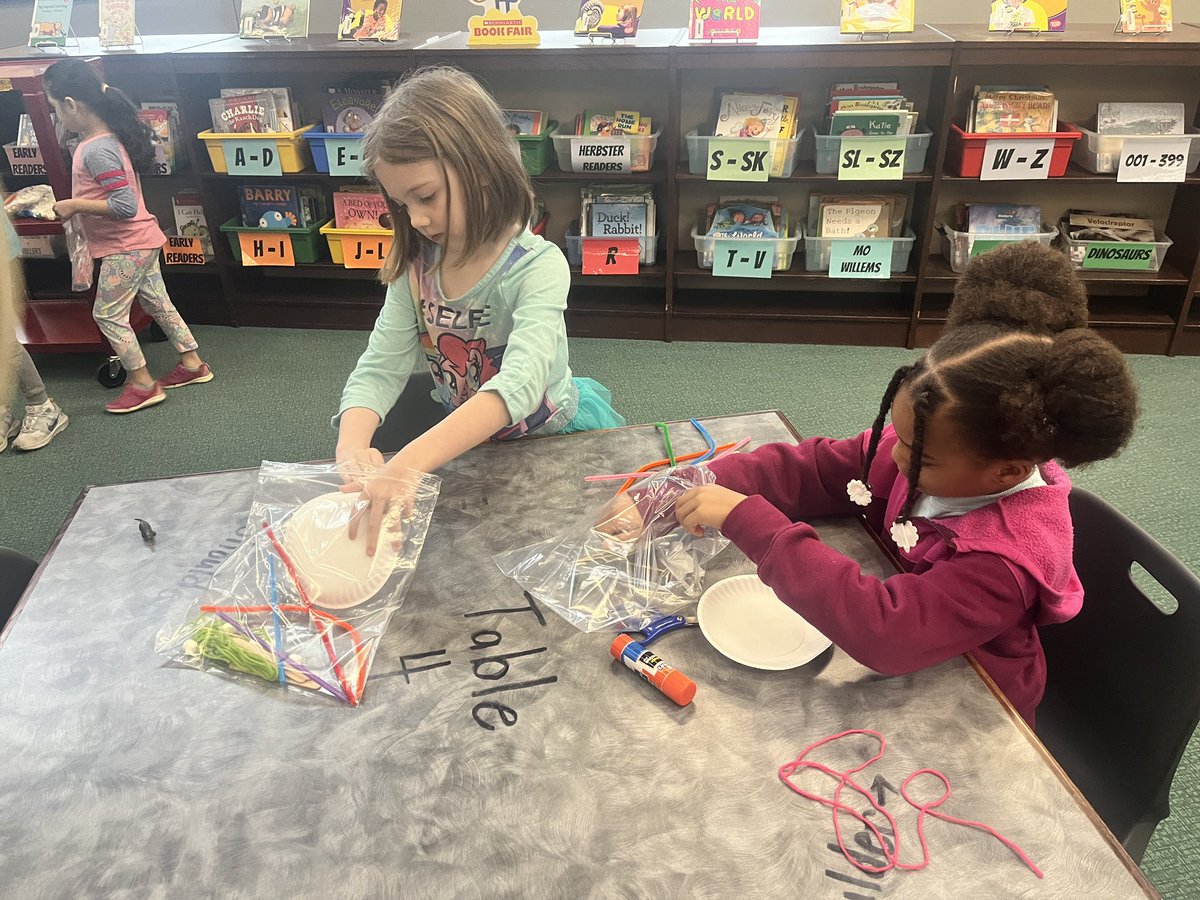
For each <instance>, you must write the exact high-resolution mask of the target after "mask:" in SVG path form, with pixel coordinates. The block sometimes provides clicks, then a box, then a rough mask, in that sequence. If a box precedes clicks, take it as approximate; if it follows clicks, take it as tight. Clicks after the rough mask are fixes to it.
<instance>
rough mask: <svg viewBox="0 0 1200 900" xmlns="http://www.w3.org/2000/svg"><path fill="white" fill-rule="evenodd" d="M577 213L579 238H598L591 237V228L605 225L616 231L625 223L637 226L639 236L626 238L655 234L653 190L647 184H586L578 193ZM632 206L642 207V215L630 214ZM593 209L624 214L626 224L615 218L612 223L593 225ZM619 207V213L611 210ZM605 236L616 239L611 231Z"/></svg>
mask: <svg viewBox="0 0 1200 900" xmlns="http://www.w3.org/2000/svg"><path fill="white" fill-rule="evenodd" d="M579 193H580V200H581V202H580V214H579V225H580V234H581V236H583V237H591V236H598V235H595V234H593V231H592V229H593V227H596V226H600V225H603V226H606V227H608V228H610V229H616V228H619V227H621V226H622V224H627V225H628V227H640V228H641V229H642V232H643V233H642V234H640V235H629V236H631V237H633V236H636V237H652V236H654V235H655V234H656V233H657V229H656V224H655V223H656V215H655V203H654V189H653V188H652V187H650V186H649V185H639V184H614V185H589V186H587V187H585V188H583V189H582V190H581V191H580V192H579ZM634 206H640V207H642V210H643V211H642V212H634V211H633V210H632V209H631V208H632V207H634ZM594 207H599V208H600V209H601V210H602V211H604V210H607V212H608V214H615V213H617V212H624V213H627V214H628V216H629V218H628V222H627V223H622V222H621V221H620V220H619V218H618V219H614V220H613V221H605V222H596V221H594V219H595V217H594V216H593V213H592V210H593V208H594ZM614 207H621V208H623V209H622V210H617V209H614ZM604 236H608V237H614V236H616V235H615V234H613V233H612V232H611V231H610V233H609V234H608V235H604Z"/></svg>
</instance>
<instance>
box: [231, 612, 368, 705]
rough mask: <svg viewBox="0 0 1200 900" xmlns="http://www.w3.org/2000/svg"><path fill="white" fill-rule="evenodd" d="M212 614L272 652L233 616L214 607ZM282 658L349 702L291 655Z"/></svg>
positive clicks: (345, 701) (343, 695) (320, 685)
mask: <svg viewBox="0 0 1200 900" xmlns="http://www.w3.org/2000/svg"><path fill="white" fill-rule="evenodd" d="M212 614H213V615H214V616H219V617H220V618H221V619H222V620H223V621H225V622H228V623H229V624H230V625H232V626H233V627H234V628H236V629H237V630H238V632H239V633H241V634H244V635H245V636H246V637H248V638H250V640H252V641H254V643H256V644H258V646H260V647H262V648H263V649H264V650H266V651H267V652H268V653H272V650H271V648H270V647H269V646H268V645H267V642H266V641H264V640H263V639H262V638H260V637H259V636H258V635H257V634H255V633H254V632H253V631H251V630H250V629H249V628H247V627H246V626H245V625H243V624H242V623H241V622H239V621H238V620H237V619H235V618H233V616H230V615H226V614H225V613H223V612H221V611H220V610H216V609H215V610H213V611H212ZM284 658H285V659H286V660H287V664H288V665H289V666H291V667H292V668H293V669H295V670H296V671H297V672H299V673H300V674H301V675H303V676H304V677H305V678H308V679H310V680H311V681H314V682H316V684H317V687H320V688H323V689H325V690H326V691H328V692H329V693H330V694H332V695H333V696H334V697H337V698H338V699H339V700H341V701H342V702H343V703H349V702H350V700H349V698H348V697H347V696H346V695H345V694H344V693H342V692H341V691H339V690H338V689H337V688H335V687H334V686H333V685H331V684H328V683H326V682H325V681H322V680H321V679H320V678H319V677H318V676H317V675H316V674H315V673H313V672H310V671H309V670H308V669H306V668H304V666H302V665H300V663H298V662H296V661H295V660H294V659H292V658H291V657H284Z"/></svg>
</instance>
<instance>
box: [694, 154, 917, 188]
mask: <svg viewBox="0 0 1200 900" xmlns="http://www.w3.org/2000/svg"><path fill="white" fill-rule="evenodd" d="M675 179H676V181H709V180H710V179H709V177H708V176H707V175H694V174H693V173H692V171H691V169H690V168H689V166H688V163H687V162H686V161H684V162H681V163H680V164H679V170H678V171H677V172H676V173H675ZM839 180H840V179H839V178H838V176H837V172H834V173H832V174H828V173H824V174H823V173H819V172H817V168H816V164H815V163H814V162H813V161H812V160H811V159H802V160H800V161H799V162H797V163H796V168H795V169H794V170H793V171H792V174H791V175H789V176H788V177H787V178H771V179H769V180H768V181H767V182H766V183H767V184H778V183H787V182H789V181H835V182H836V181H839ZM897 181H900V182H909V183H912V182H930V181H933V173H932V172H929V171H925V172H917V173H915V174H912V175H905V176H904V177H903V178H901V179H887V180H885V179H878V180H875V181H847V182H845V183H846V184H870V185H873V186H875V187H877V188H879V189H881V190H882V189H883V187H884V186H886V185H889V184H896V183H897ZM712 183H713V184H715V185H719V186H721V187H722V188H724V189H732V188H735V187H738V186H742V187H745V185H746V182H744V181H720V180H717V179H713V180H712Z"/></svg>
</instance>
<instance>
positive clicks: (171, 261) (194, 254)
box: [163, 235, 208, 266]
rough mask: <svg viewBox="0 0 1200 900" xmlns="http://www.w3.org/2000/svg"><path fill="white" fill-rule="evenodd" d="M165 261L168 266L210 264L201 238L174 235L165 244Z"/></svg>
mask: <svg viewBox="0 0 1200 900" xmlns="http://www.w3.org/2000/svg"><path fill="white" fill-rule="evenodd" d="M163 259H164V260H165V261H166V263H167V265H168V266H202V265H204V264H205V263H206V262H208V260H207V259H206V258H205V256H204V244H203V243H202V242H201V240H200V238H198V237H175V236H174V235H172V236H170V237H168V238H167V242H166V243H165V244H163Z"/></svg>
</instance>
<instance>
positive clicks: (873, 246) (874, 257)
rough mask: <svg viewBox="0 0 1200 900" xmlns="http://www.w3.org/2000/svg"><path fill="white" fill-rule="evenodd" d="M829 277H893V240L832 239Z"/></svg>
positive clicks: (830, 243)
mask: <svg viewBox="0 0 1200 900" xmlns="http://www.w3.org/2000/svg"><path fill="white" fill-rule="evenodd" d="M829 277H830V278H891V277H892V241H858V240H854V239H849V240H845V239H838V240H833V241H830V242H829Z"/></svg>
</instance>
